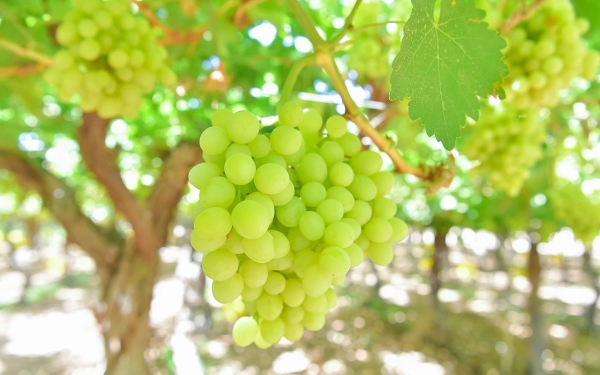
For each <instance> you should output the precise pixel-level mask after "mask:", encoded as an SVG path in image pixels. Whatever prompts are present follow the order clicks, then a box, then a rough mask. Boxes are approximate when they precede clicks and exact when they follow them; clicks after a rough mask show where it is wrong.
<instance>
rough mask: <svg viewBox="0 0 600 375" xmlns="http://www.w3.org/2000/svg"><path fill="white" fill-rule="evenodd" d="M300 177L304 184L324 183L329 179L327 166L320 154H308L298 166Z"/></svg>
mask: <svg viewBox="0 0 600 375" xmlns="http://www.w3.org/2000/svg"><path fill="white" fill-rule="evenodd" d="M298 177H299V178H300V181H302V183H307V182H311V181H314V182H318V183H323V182H324V181H325V179H326V178H327V164H325V161H324V160H323V158H322V157H321V156H319V155H318V154H315V153H311V154H307V155H306V156H304V158H302V161H301V162H300V165H299V166H298Z"/></svg>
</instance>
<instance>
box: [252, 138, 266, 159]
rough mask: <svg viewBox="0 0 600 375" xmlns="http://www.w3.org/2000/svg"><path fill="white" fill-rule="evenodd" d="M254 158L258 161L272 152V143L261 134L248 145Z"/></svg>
mask: <svg viewBox="0 0 600 375" xmlns="http://www.w3.org/2000/svg"><path fill="white" fill-rule="evenodd" d="M248 147H249V148H250V152H251V153H252V157H254V158H256V159H260V158H264V157H265V156H267V155H269V152H271V141H270V140H269V138H267V136H266V135H264V134H259V135H257V136H256V138H254V139H253V140H252V141H251V142H249V143H248Z"/></svg>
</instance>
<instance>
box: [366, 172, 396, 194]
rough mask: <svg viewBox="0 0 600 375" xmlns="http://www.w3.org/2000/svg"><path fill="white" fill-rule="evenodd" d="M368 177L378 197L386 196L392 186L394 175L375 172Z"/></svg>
mask: <svg viewBox="0 0 600 375" xmlns="http://www.w3.org/2000/svg"><path fill="white" fill-rule="evenodd" d="M370 177H371V180H373V182H374V183H375V186H376V187H377V196H378V197H383V196H384V195H386V194H388V193H389V192H390V191H391V190H392V186H394V175H393V174H392V173H390V172H377V173H375V174H374V175H372V176H370Z"/></svg>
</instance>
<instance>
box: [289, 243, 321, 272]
mask: <svg viewBox="0 0 600 375" xmlns="http://www.w3.org/2000/svg"><path fill="white" fill-rule="evenodd" d="M318 260H319V257H318V255H317V254H316V253H315V252H314V251H312V250H311V249H303V250H299V251H298V252H297V253H296V256H295V257H294V264H293V266H292V269H293V270H294V272H295V273H296V275H298V277H304V271H306V268H307V267H308V266H310V265H311V264H315V263H317V262H318Z"/></svg>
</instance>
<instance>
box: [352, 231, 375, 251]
mask: <svg viewBox="0 0 600 375" xmlns="http://www.w3.org/2000/svg"><path fill="white" fill-rule="evenodd" d="M354 243H355V244H356V245H358V247H360V248H361V249H362V250H363V251H367V249H368V248H369V245H370V244H371V241H369V239H368V238H367V237H366V236H365V235H364V233H361V234H360V236H358V238H357V239H355V240H354Z"/></svg>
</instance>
